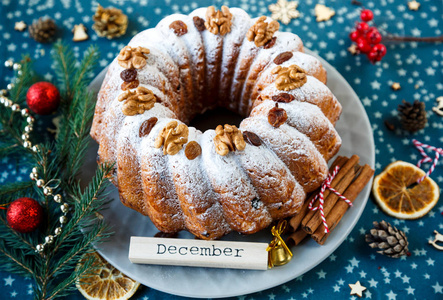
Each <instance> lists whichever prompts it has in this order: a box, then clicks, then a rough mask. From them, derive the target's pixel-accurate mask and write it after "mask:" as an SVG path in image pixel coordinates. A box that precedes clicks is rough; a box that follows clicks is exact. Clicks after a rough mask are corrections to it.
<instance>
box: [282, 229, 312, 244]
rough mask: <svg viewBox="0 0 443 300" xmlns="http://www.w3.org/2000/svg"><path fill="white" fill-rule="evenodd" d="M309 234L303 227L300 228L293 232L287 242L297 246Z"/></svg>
mask: <svg viewBox="0 0 443 300" xmlns="http://www.w3.org/2000/svg"><path fill="white" fill-rule="evenodd" d="M307 235H308V234H307V233H306V232H305V231H303V230H302V229H298V230H297V231H295V232H294V233H291V235H290V236H288V238H287V239H286V243H287V244H289V245H293V246H297V245H298V244H300V243H301V242H302V241H303V240H304V239H305V238H306V236H307Z"/></svg>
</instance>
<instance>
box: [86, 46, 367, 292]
mask: <svg viewBox="0 0 443 300" xmlns="http://www.w3.org/2000/svg"><path fill="white" fill-rule="evenodd" d="M307 52H308V51H307ZM321 61H322V63H323V66H324V67H325V68H326V70H327V72H328V84H327V85H328V87H329V88H330V89H331V90H332V92H333V93H334V94H335V96H336V97H337V99H338V100H339V101H340V103H341V104H342V105H343V114H342V115H341V118H340V120H339V121H338V123H337V126H336V128H337V130H338V132H339V133H340V136H341V138H342V140H343V144H342V147H341V149H340V152H339V155H345V156H348V157H349V156H351V155H353V154H357V155H359V156H360V158H361V163H367V164H369V165H370V166H372V167H374V160H375V154H374V153H375V151H374V140H373V136H372V130H371V126H370V123H369V119H368V116H367V115H366V112H365V110H364V108H363V106H362V104H361V103H360V100H359V98H358V96H357V95H356V94H355V92H354V91H353V89H352V88H351V86H350V85H349V84H348V83H347V82H346V80H345V79H344V78H343V77H342V76H341V75H340V74H339V73H338V72H337V70H336V69H334V68H333V67H332V66H331V65H330V64H328V63H327V62H326V61H324V60H321ZM104 76H105V72H104V71H103V72H101V73H100V74H99V75H98V76H97V78H95V80H94V81H93V82H92V83H91V89H92V91H94V92H97V91H98V90H99V89H100V85H101V83H102V81H103V79H104ZM96 153H97V145H95V143H94V146H93V147H91V149H90V152H89V155H88V160H87V162H86V164H85V167H84V168H83V170H84V173H83V175H82V177H83V178H84V179H85V180H87V179H89V178H90V177H91V176H92V173H93V172H94V170H95V168H96V162H95V158H96ZM331 161H332V160H331ZM370 186H371V184H368V185H367V186H366V188H365V189H364V190H363V192H362V193H360V195H359V196H358V198H357V199H356V201H355V204H354V206H353V207H352V208H350V209H349V210H348V212H347V213H346V214H345V216H344V217H343V219H342V221H341V222H340V224H339V225H338V226H337V227H336V229H335V230H334V231H333V233H332V234H331V236H330V237H329V239H328V240H327V242H326V243H325V245H324V246H319V245H318V244H316V243H315V242H314V241H313V240H311V239H308V240H307V241H306V242H304V243H302V244H301V245H299V246H297V247H294V248H293V252H294V257H293V259H292V261H291V262H290V263H289V264H287V265H285V266H282V267H276V268H273V269H270V270H267V271H246V270H234V269H216V268H192V267H174V266H156V265H139V264H132V263H131V262H130V261H129V259H128V251H129V239H130V237H131V236H147V237H151V236H154V234H155V233H157V232H158V230H157V229H156V228H155V226H154V225H153V224H152V223H151V221H150V220H149V218H148V217H144V216H143V215H141V214H139V213H137V212H135V211H133V210H131V209H129V208H127V207H125V206H124V205H123V204H121V203H120V201H119V198H118V192H117V189H116V188H115V187H114V186H112V187H111V188H110V197H111V198H112V199H113V200H112V202H111V204H110V209H108V210H106V211H104V213H103V215H104V217H105V219H106V221H107V222H108V223H109V224H111V225H112V227H113V231H114V232H115V234H114V235H113V236H112V238H111V239H110V241H109V242H106V243H104V244H102V245H100V248H99V249H98V251H99V252H100V253H101V254H102V255H103V256H104V258H105V259H107V260H108V261H109V262H110V263H111V264H112V265H114V266H115V267H116V268H118V269H119V270H120V271H122V272H124V273H125V274H127V275H128V276H130V277H131V278H133V279H135V280H137V281H139V282H140V283H142V284H144V285H147V286H149V287H151V288H154V289H156V290H160V291H163V292H166V293H170V294H174V295H180V296H188V297H198V298H216V297H229V296H238V295H244V294H249V293H253V292H257V291H261V290H265V289H268V288H271V287H274V286H277V285H280V284H283V283H285V282H287V281H290V280H291V279H294V278H296V277H298V276H300V275H302V274H304V273H306V272H308V271H309V270H311V269H312V268H314V267H315V266H316V265H318V264H319V263H321V262H322V261H323V260H324V259H326V258H327V257H328V256H329V255H330V254H331V253H332V252H333V251H334V250H335V249H336V248H337V247H338V246H340V244H341V243H342V242H343V240H344V239H345V238H346V237H347V236H348V234H349V233H350V232H351V230H352V229H353V228H354V226H355V224H356V223H357V221H358V219H359V218H360V215H361V213H362V212H363V210H364V208H365V205H366V202H367V199H368V195H369V192H370ZM179 237H180V238H191V239H192V238H193V236H192V235H190V234H189V233H187V232H183V233H180V236H179ZM223 239H224V240H242V241H248V242H252V241H260V242H270V240H271V239H272V236H271V234H270V233H269V231H268V230H264V231H262V232H260V233H257V234H254V235H250V236H242V235H239V234H236V233H231V234H229V235H227V236H226V237H224V238H223Z"/></svg>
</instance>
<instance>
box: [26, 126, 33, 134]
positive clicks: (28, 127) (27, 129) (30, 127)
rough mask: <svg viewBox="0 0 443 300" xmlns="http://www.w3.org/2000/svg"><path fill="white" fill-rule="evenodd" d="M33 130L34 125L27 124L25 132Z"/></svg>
mask: <svg viewBox="0 0 443 300" xmlns="http://www.w3.org/2000/svg"><path fill="white" fill-rule="evenodd" d="M31 131H32V125H26V126H25V132H26V133H30V132H31Z"/></svg>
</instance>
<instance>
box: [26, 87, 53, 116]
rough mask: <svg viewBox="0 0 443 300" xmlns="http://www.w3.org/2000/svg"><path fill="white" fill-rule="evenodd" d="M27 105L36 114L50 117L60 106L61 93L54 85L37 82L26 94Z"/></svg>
mask: <svg viewBox="0 0 443 300" xmlns="http://www.w3.org/2000/svg"><path fill="white" fill-rule="evenodd" d="M26 103H27V104H28V106H29V109H31V110H32V111H33V112H35V113H36V114H39V115H49V114H51V113H53V112H54V111H55V110H56V109H57V108H58V106H59V105H60V93H59V91H58V89H57V88H56V87H55V85H53V84H52V83H49V82H46V81H41V82H37V83H34V84H33V85H31V87H30V88H29V90H28V92H27V93H26Z"/></svg>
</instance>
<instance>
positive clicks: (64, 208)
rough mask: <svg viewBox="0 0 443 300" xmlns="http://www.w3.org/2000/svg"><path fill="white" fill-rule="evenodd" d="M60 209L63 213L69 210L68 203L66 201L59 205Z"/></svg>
mask: <svg viewBox="0 0 443 300" xmlns="http://www.w3.org/2000/svg"><path fill="white" fill-rule="evenodd" d="M60 210H61V211H62V212H64V213H67V212H68V210H69V205H68V204H67V203H64V204H63V205H60Z"/></svg>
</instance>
